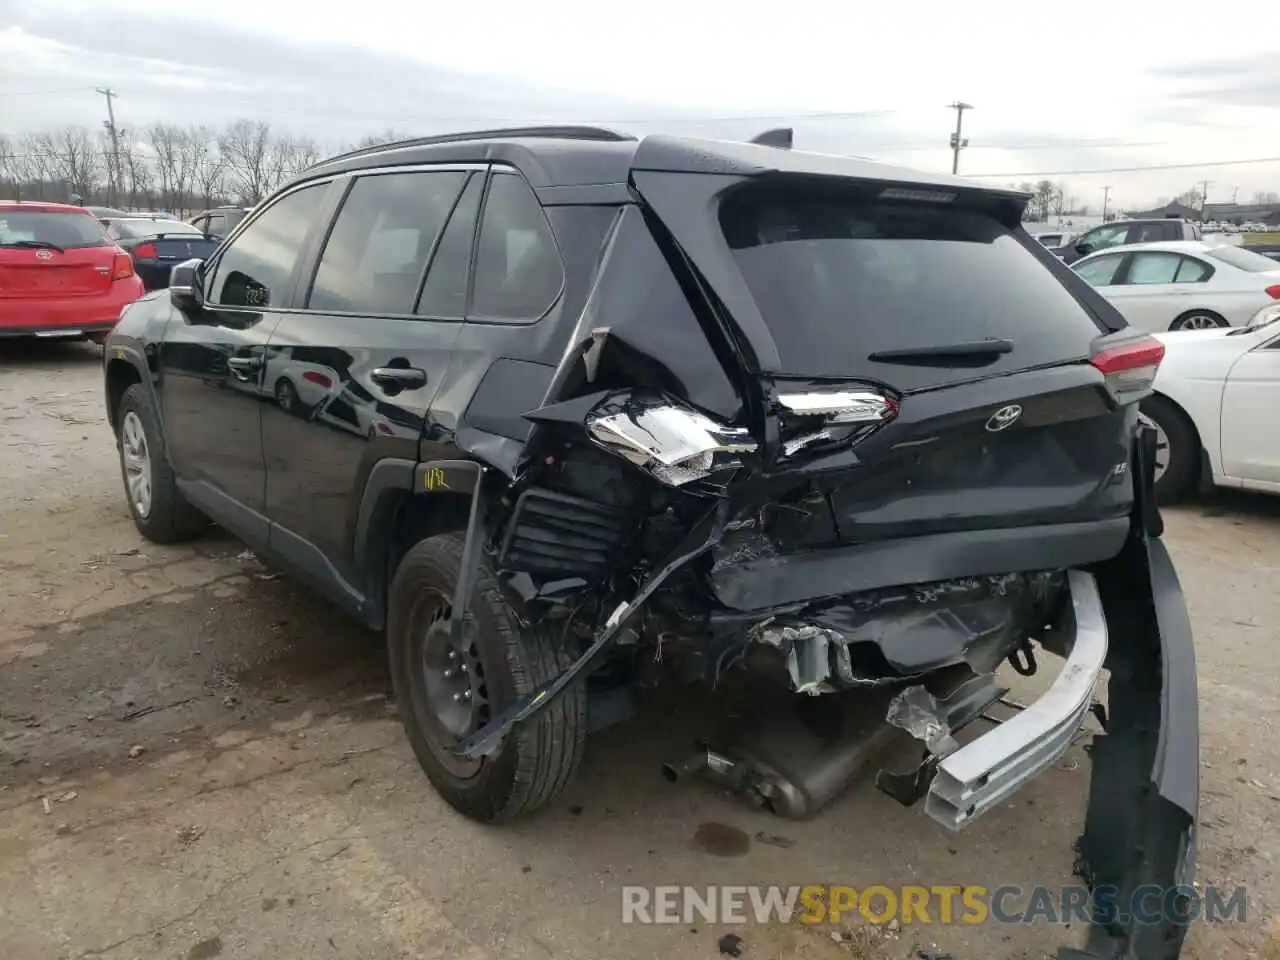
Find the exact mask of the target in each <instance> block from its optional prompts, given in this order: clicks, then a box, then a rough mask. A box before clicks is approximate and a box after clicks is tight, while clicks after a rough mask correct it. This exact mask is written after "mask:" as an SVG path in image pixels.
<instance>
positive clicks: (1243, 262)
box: [1205, 247, 1280, 273]
mask: <svg viewBox="0 0 1280 960" xmlns="http://www.w3.org/2000/svg"><path fill="white" fill-rule="evenodd" d="M1205 252H1206V253H1207V254H1208V255H1209V256H1211V257H1213V259H1215V260H1221V261H1222V262H1223V263H1226V264H1230V265H1231V266H1233V267H1235V268H1236V269H1237V270H1246V271H1248V272H1249V273H1271V272H1272V271H1275V270H1280V267H1277V266H1276V262H1275V261H1274V260H1270V259H1268V258H1267V257H1264V256H1263V255H1262V254H1260V253H1254V252H1253V251H1252V250H1242V249H1241V248H1240V247H1214V248H1213V249H1212V250H1207V251H1205Z"/></svg>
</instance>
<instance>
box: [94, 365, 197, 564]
mask: <svg viewBox="0 0 1280 960" xmlns="http://www.w3.org/2000/svg"><path fill="white" fill-rule="evenodd" d="M116 424H117V433H118V436H117V438H116V439H117V444H118V446H119V451H120V473H121V476H122V477H123V478H124V489H125V494H126V496H127V497H128V501H129V513H130V515H131V516H132V517H133V524H134V526H135V527H137V528H138V532H139V533H141V534H142V535H143V536H144V537H146V538H147V539H148V540H150V541H152V542H153V543H180V542H182V541H184V540H191V539H193V538H195V537H196V536H198V535H199V534H200V532H201V531H202V530H203V529H204V528H205V527H206V526H208V521H207V520H206V519H205V518H204V517H203V516H202V515H201V514H200V512H199V511H198V510H196V509H195V508H194V507H193V506H191V504H189V503H187V501H186V499H185V498H184V497H183V496H182V493H181V492H180V491H179V490H178V486H177V483H176V482H175V478H174V475H173V470H171V469H170V468H169V461H168V460H167V459H166V458H165V454H164V439H163V438H162V436H161V433H160V424H159V421H158V420H157V418H156V415H155V410H154V408H153V407H152V405H151V395H150V394H149V393H148V392H147V388H146V387H145V386H143V385H142V384H141V383H135V384H133V385H132V386H130V387H129V389H127V390H125V392H124V396H123V397H121V398H120V407H119V409H118V410H117V412H116Z"/></svg>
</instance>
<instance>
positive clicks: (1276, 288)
mask: <svg viewBox="0 0 1280 960" xmlns="http://www.w3.org/2000/svg"><path fill="white" fill-rule="evenodd" d="M1266 294H1267V296H1268V297H1270V298H1271V299H1272V300H1280V283H1273V284H1272V285H1271V286H1269V287H1267V289H1266Z"/></svg>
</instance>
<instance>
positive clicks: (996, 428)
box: [987, 403, 1022, 433]
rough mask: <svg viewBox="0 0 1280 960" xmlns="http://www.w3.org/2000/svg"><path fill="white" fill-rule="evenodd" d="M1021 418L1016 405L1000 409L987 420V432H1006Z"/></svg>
mask: <svg viewBox="0 0 1280 960" xmlns="http://www.w3.org/2000/svg"><path fill="white" fill-rule="evenodd" d="M1020 416H1022V408H1021V407H1020V406H1018V405H1017V404H1016V403H1011V404H1009V406H1007V407H1001V408H1000V409H999V410H997V411H996V412H995V413H993V414H992V415H991V417H990V419H989V420H987V430H988V431H990V432H991V433H999V432H1000V431H1001V430H1008V429H1009V428H1010V427H1012V426H1013V425H1014V424H1015V423H1017V422H1018V418H1019V417H1020Z"/></svg>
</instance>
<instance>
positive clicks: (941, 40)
mask: <svg viewBox="0 0 1280 960" xmlns="http://www.w3.org/2000/svg"><path fill="white" fill-rule="evenodd" d="M1157 12H1158V15H1153V14H1156V13H1157ZM96 87H110V88H111V89H113V90H115V91H116V92H117V93H118V94H119V96H118V97H117V98H116V100H115V109H116V121H117V124H118V125H119V126H120V127H122V128H124V129H126V130H132V131H135V132H136V131H142V130H145V129H146V127H147V126H148V125H150V124H153V123H156V122H176V123H180V124H184V125H186V124H197V123H205V124H211V125H214V126H220V125H223V124H225V123H228V122H230V121H233V120H235V119H237V118H240V117H251V118H253V119H263V120H267V121H269V122H270V123H271V124H272V125H273V127H277V128H280V129H282V130H288V131H290V132H293V133H297V134H305V135H308V136H311V137H313V138H314V139H316V140H317V141H318V142H320V143H321V144H322V145H324V146H329V147H333V148H337V147H338V146H340V145H342V144H344V143H348V142H351V141H354V140H355V139H357V138H358V137H359V136H360V135H361V134H364V133H369V132H375V131H379V130H384V129H388V128H394V129H396V130H399V131H402V132H404V133H405V134H429V133H438V132H444V131H449V130H460V129H468V128H471V129H477V128H485V127H491V126H503V125H512V124H517V123H535V122H570V121H572V122H594V123H599V124H602V125H607V126H612V127H615V128H618V129H622V130H628V131H630V132H633V133H637V134H645V133H657V132H663V133H687V134H690V135H695V136H709V137H722V138H728V139H745V138H747V137H750V136H752V135H754V134H755V133H758V132H759V131H761V130H762V129H766V128H768V127H772V126H780V125H790V126H792V127H794V129H795V139H796V148H797V149H807V150H818V151H822V152H828V153H843V154H853V155H857V156H864V157H871V158H874V159H879V160H885V161H887V162H891V163H896V164H902V165H905V166H911V167H917V168H920V169H926V170H944V169H949V168H950V164H951V154H950V149H949V147H948V139H949V137H950V135H951V132H952V130H953V128H954V123H955V113H954V111H951V110H949V109H948V108H947V104H949V103H951V102H953V101H955V100H957V99H959V100H962V101H965V102H967V103H970V104H972V105H973V106H974V109H972V110H970V111H966V113H965V115H964V122H965V131H964V132H965V136H967V137H968V138H969V141H970V145H969V147H968V149H966V150H965V151H964V152H963V154H962V156H961V160H960V164H961V166H960V172H961V173H962V174H965V175H969V176H975V177H980V178H981V179H982V180H983V181H984V182H991V183H996V184H1001V185H1004V184H1009V183H1019V182H1023V181H1034V180H1038V179H1051V180H1054V181H1062V182H1065V184H1066V185H1067V192H1068V194H1069V195H1074V196H1077V197H1079V198H1081V200H1082V201H1083V202H1086V203H1089V204H1091V205H1093V207H1094V208H1095V210H1096V209H1097V207H1099V206H1100V205H1101V203H1102V198H1103V188H1104V186H1110V187H1111V191H1110V198H1111V203H1112V205H1113V207H1117V206H1118V207H1121V208H1125V207H1128V208H1130V209H1132V208H1134V207H1138V206H1141V205H1149V204H1150V203H1152V202H1154V201H1155V200H1156V199H1157V198H1159V197H1172V196H1176V195H1178V194H1180V193H1182V192H1184V191H1186V190H1188V189H1190V188H1191V187H1193V186H1195V185H1197V184H1198V183H1199V182H1200V181H1203V180H1208V181H1210V184H1209V188H1208V195H1209V201H1210V202H1225V201H1230V200H1231V199H1232V198H1233V196H1234V197H1238V198H1239V199H1240V200H1241V201H1247V200H1248V199H1250V198H1251V197H1252V195H1253V194H1254V193H1255V192H1256V191H1269V190H1270V191H1277V192H1280V5H1277V4H1276V3H1275V2H1274V0H1218V2H1217V3H1215V4H1213V5H1212V7H1211V8H1205V7H1203V6H1201V5H1192V4H1190V3H1185V4H1182V5H1177V4H1174V5H1169V4H1166V5H1163V6H1161V7H1158V8H1153V7H1151V6H1149V5H1147V4H1142V3H1136V2H1129V3H1122V2H1119V0H1109V2H1105V3H1103V2H1095V0H1077V2H1075V3H1072V4H1061V3H1053V4H1050V3H1046V2H1044V0H1031V2H1030V3H1023V4H1012V3H1008V2H998V0H963V2H961V3H955V2H952V3H943V2H941V0H933V2H923V0H894V2H892V3H876V2H874V0H862V2H860V3H847V4H841V3H839V2H837V0H786V2H783V3H778V2H760V0H644V2H643V3H635V4H629V5H627V6H621V5H607V4H600V3H598V2H593V0H543V2H541V3H528V2H516V0H487V2H486V3H484V4H465V3H442V2H439V0H437V2H434V3H432V2H426V3H424V2H421V0H418V2H411V0H359V2H357V3H352V2H351V0H345V2H332V0H306V2H302V0H217V2H216V3H210V4H169V5H166V6H163V7H162V6H159V5H155V7H153V8H151V9H148V5H144V4H137V3H135V4H127V5H125V6H121V5H119V4H117V3H108V2H105V0H0V134H8V135H10V136H16V135H20V134H22V133H23V132H27V131H31V130H35V129H39V128H42V127H49V126H56V125H63V124H81V125H85V126H91V127H95V128H100V126H101V123H102V121H103V119H105V116H106V106H105V100H104V98H103V97H102V96H101V95H100V94H98V93H96V92H95V88H96ZM1259 158H1276V159H1274V160H1272V161H1271V162H1266V163H1240V162H1235V161H1244V160H1255V159H1259ZM1221 161H1232V162H1230V163H1221ZM1151 167H1167V168H1171V169H1163V170H1161V169H1143V170H1134V169H1132V168H1151ZM1092 171H1105V172H1099V173H1093V172H1092Z"/></svg>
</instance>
